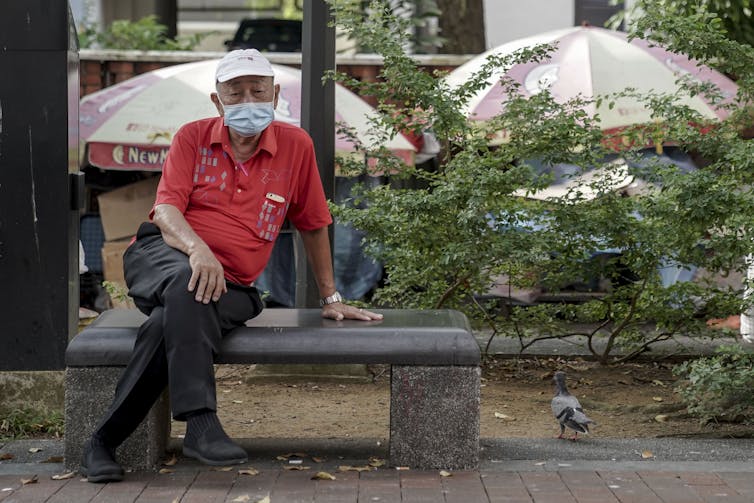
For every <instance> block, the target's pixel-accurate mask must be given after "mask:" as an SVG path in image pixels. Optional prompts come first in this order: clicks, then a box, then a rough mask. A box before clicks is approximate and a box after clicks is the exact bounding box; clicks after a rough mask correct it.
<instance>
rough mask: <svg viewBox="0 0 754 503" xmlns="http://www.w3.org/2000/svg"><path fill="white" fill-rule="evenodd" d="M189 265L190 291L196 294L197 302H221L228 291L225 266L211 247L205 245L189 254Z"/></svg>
mask: <svg viewBox="0 0 754 503" xmlns="http://www.w3.org/2000/svg"><path fill="white" fill-rule="evenodd" d="M189 264H190V265H191V271H192V274H191V279H189V284H188V289H189V291H190V292H194V294H195V296H194V298H195V299H196V301H197V302H203V303H205V304H209V301H210V300H212V301H215V302H217V301H218V300H220V296H221V295H222V294H224V293H226V292H227V291H228V289H227V287H226V286H225V275H224V273H223V266H222V264H220V262H219V261H218V260H217V258H216V257H215V254H214V253H212V251H211V250H210V249H209V247H208V246H207V245H204V244H203V245H201V246H197V248H196V249H195V250H192V251H191V252H190V253H189Z"/></svg>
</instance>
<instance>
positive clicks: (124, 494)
mask: <svg viewBox="0 0 754 503" xmlns="http://www.w3.org/2000/svg"><path fill="white" fill-rule="evenodd" d="M156 476H157V474H156V473H154V472H135V473H127V474H126V477H125V478H124V479H123V481H122V482H117V483H111V484H104V485H102V490H101V491H100V492H99V493H97V496H95V497H94V498H93V499H92V500H91V502H90V503H133V502H134V501H136V498H138V497H139V495H140V494H141V493H142V492H144V488H145V487H147V485H148V484H149V483H150V482H151V481H152V479H154V478H155V477H156Z"/></svg>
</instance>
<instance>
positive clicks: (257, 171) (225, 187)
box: [150, 117, 332, 285]
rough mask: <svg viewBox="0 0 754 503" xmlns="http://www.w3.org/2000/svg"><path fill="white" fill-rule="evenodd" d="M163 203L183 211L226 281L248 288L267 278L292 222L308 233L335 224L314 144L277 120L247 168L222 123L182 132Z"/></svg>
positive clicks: (168, 167)
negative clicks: (283, 228)
mask: <svg viewBox="0 0 754 503" xmlns="http://www.w3.org/2000/svg"><path fill="white" fill-rule="evenodd" d="M158 204H171V205H173V206H175V207H176V208H178V209H179V210H181V211H182V212H183V215H184V217H185V218H186V221H187V222H188V223H189V225H191V227H192V228H193V229H194V231H195V232H196V233H197V234H198V235H199V237H201V238H202V239H203V240H204V241H205V242H206V243H207V245H209V247H210V248H211V249H212V251H213V252H214V253H215V256H217V259H218V260H219V261H220V263H221V264H222V265H223V267H224V268H225V277H226V278H227V279H228V280H230V281H233V282H235V283H240V284H243V285H248V284H250V283H251V282H253V281H254V280H255V279H256V278H257V277H258V276H259V275H260V274H261V273H262V270H263V269H264V267H265V265H266V264H267V261H268V260H269V257H270V253H271V252H272V246H273V243H274V241H275V238H276V237H277V235H278V233H279V232H280V227H281V226H282V225H283V221H284V220H285V218H286V216H287V217H288V219H289V220H290V222H291V223H292V224H293V225H295V226H296V228H297V229H299V230H302V231H308V230H314V229H319V228H321V227H325V226H327V225H330V224H331V223H332V217H331V216H330V210H329V208H328V206H327V200H326V199H325V193H324V190H323V189H322V182H321V180H320V178H319V171H318V170H317V162H316V158H315V155H314V146H313V144H312V140H311V138H310V137H309V135H308V134H307V133H306V132H305V131H304V130H303V129H301V128H299V127H296V126H291V125H289V124H285V123H282V122H277V121H273V122H272V124H270V126H269V127H267V129H265V130H264V131H263V132H262V136H261V138H260V139H259V145H258V147H257V151H256V152H255V153H254V155H253V156H252V157H251V159H249V160H248V161H246V162H245V163H243V164H237V163H236V162H235V160H234V159H233V151H232V149H231V146H230V138H229V136H228V128H227V127H225V126H224V125H223V120H222V118H221V117H215V118H211V119H202V120H198V121H195V122H191V123H189V124H186V125H185V126H183V127H182V128H181V129H180V130H179V131H178V132H177V133H176V135H175V137H174V138H173V141H172V143H171V145H170V151H169V153H168V156H167V159H166V160H165V164H164V166H163V168H162V178H161V179H160V183H159V186H158V187H157V198H156V200H155V206H156V205H158ZM151 216H152V215H150V218H151Z"/></svg>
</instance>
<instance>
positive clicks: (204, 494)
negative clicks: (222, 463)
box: [181, 468, 237, 503]
mask: <svg viewBox="0 0 754 503" xmlns="http://www.w3.org/2000/svg"><path fill="white" fill-rule="evenodd" d="M236 475H237V470H236V469H235V468H234V469H233V471H227V472H221V471H206V472H199V474H198V475H197V476H196V478H195V479H194V481H193V482H192V483H191V486H190V487H189V488H188V490H187V491H186V493H185V494H184V495H183V498H181V503H220V502H224V501H225V497H226V495H227V494H228V490H229V489H230V488H231V487H232V486H233V481H234V480H235V478H236Z"/></svg>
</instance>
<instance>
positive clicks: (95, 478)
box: [81, 438, 123, 482]
mask: <svg viewBox="0 0 754 503" xmlns="http://www.w3.org/2000/svg"><path fill="white" fill-rule="evenodd" d="M81 474H82V475H85V476H86V479H87V480H88V481H89V482H118V481H121V480H123V468H122V467H121V466H120V465H119V464H118V463H117V462H116V461H115V448H111V447H107V446H105V445H104V444H103V443H102V442H100V441H99V440H97V439H94V438H92V439H90V440H89V441H88V442H87V443H86V445H85V446H84V455H83V456H82V460H81Z"/></svg>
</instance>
